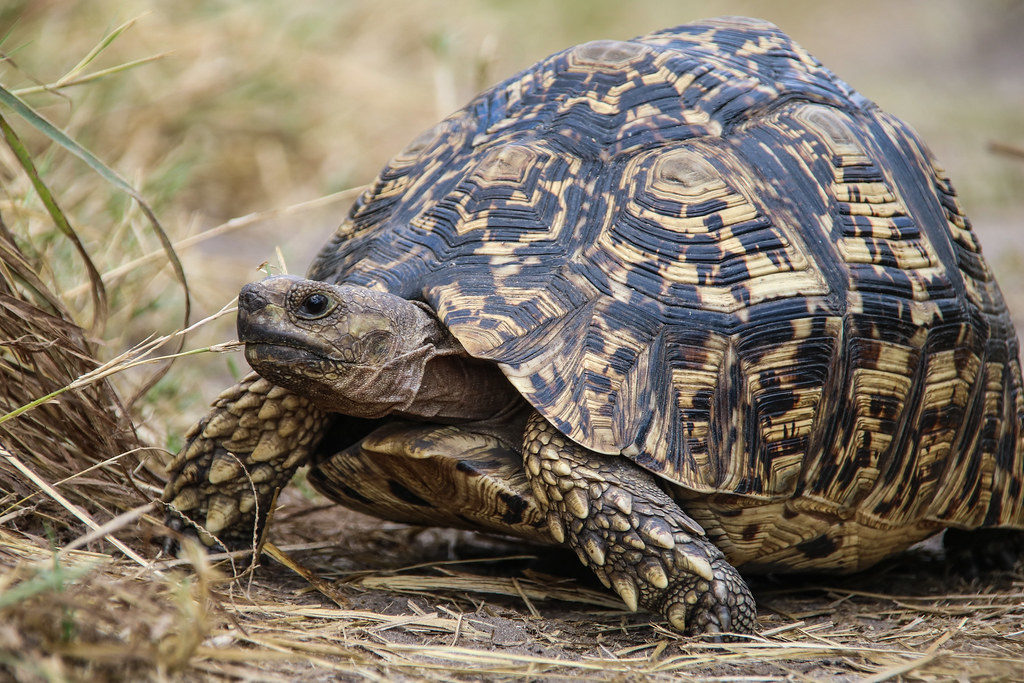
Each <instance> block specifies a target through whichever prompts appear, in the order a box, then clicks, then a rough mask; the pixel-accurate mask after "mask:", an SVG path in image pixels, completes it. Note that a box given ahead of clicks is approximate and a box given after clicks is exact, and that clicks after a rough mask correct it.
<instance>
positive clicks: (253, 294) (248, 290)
mask: <svg viewBox="0 0 1024 683" xmlns="http://www.w3.org/2000/svg"><path fill="white" fill-rule="evenodd" d="M266 305H267V299H266V297H264V296H263V295H262V294H260V292H259V288H258V287H257V286H256V285H255V284H252V283H250V284H248V285H246V286H245V287H242V291H241V292H239V293H238V308H239V310H242V311H246V312H248V313H255V312H256V311H258V310H260V309H261V308H263V307H264V306H266Z"/></svg>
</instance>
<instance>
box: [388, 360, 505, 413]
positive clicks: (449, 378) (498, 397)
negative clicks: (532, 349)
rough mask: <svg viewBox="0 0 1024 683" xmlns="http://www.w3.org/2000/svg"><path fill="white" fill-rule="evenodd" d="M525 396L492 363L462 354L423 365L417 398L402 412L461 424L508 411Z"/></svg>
mask: <svg viewBox="0 0 1024 683" xmlns="http://www.w3.org/2000/svg"><path fill="white" fill-rule="evenodd" d="M522 404H523V397H522V396H521V395H520V394H519V392H518V391H517V390H516V388H515V387H513V386H512V384H511V383H510V382H509V381H508V379H506V378H505V375H504V374H502V372H501V370H500V369H498V366H497V365H496V364H495V363H493V362H491V361H485V360H480V359H478V358H473V357H472V356H469V355H466V354H465V353H464V352H463V353H462V354H452V355H441V356H435V357H434V358H432V359H431V360H430V361H429V362H428V363H427V364H426V366H425V367H424V368H423V379H422V381H421V383H420V389H419V391H418V392H417V393H416V398H414V399H413V401H412V402H411V403H410V404H409V405H408V406H407V407H405V408H403V409H402V411H401V413H400V414H401V415H403V416H407V417H412V418H416V419H429V420H432V421H439V422H447V423H451V424H458V423H462V422H481V421H487V420H491V419H494V418H498V417H501V416H503V415H506V414H508V413H509V412H510V411H514V410H517V409H518V408H519V407H520V406H521V405H522Z"/></svg>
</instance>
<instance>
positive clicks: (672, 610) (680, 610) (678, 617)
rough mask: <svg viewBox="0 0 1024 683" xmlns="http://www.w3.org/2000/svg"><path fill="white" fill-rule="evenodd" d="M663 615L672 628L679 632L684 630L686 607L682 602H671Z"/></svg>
mask: <svg viewBox="0 0 1024 683" xmlns="http://www.w3.org/2000/svg"><path fill="white" fill-rule="evenodd" d="M665 616H667V617H668V621H669V623H670V624H672V627H673V628H674V629H676V630H677V631H679V632H681V633H685V632H686V607H685V606H684V605H683V604H682V603H680V602H676V603H673V604H672V606H671V607H669V608H668V614H666V615H665Z"/></svg>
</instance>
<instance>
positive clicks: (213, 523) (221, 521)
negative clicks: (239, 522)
mask: <svg viewBox="0 0 1024 683" xmlns="http://www.w3.org/2000/svg"><path fill="white" fill-rule="evenodd" d="M240 514H241V513H240V511H239V509H238V501H236V500H235V499H234V498H229V497H228V496H214V497H213V498H211V499H210V507H209V509H208V510H207V511H206V522H205V524H204V526H205V527H206V531H208V532H209V533H210V534H212V535H214V536H216V535H217V534H219V533H220V532H221V531H223V530H224V529H226V528H228V527H229V526H231V524H232V523H234V521H235V520H236V519H238V517H239V516H240Z"/></svg>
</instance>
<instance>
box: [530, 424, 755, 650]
mask: <svg viewBox="0 0 1024 683" xmlns="http://www.w3.org/2000/svg"><path fill="white" fill-rule="evenodd" d="M523 456H524V463H525V465H526V472H527V476H528V477H529V479H530V483H531V485H532V487H533V493H534V496H535V497H536V499H537V501H538V503H539V505H540V507H541V508H542V509H546V512H547V520H548V527H549V530H550V532H551V535H552V536H553V537H554V538H555V540H557V541H559V542H565V543H567V544H568V545H569V546H570V547H571V548H572V549H573V550H575V551H576V554H577V555H578V556H579V558H580V561H581V562H582V563H583V564H584V565H586V566H587V567H589V568H590V569H591V570H593V572H594V573H595V574H596V575H597V577H598V578H599V579H600V580H601V582H602V583H604V585H605V586H607V587H609V588H614V589H615V591H616V592H618V594H619V595H620V596H621V597H622V599H623V601H624V602H625V603H626V605H627V606H628V607H629V608H630V609H632V610H635V609H637V607H643V608H645V609H648V610H650V611H652V612H658V613H661V614H663V615H664V616H665V617H666V618H667V619H668V620H669V623H670V624H671V625H672V626H673V628H675V629H677V630H679V631H682V632H683V633H686V634H698V633H708V634H717V633H725V632H733V633H750V632H752V631H753V630H754V626H755V605H754V598H753V597H752V596H751V594H750V589H749V588H747V585H746V583H744V581H743V579H742V578H741V577H740V575H739V573H738V572H737V571H736V569H734V568H733V567H732V565H730V564H729V563H728V562H727V561H726V559H725V557H724V556H723V555H722V552H721V551H720V550H719V549H718V548H716V547H715V546H714V545H712V544H711V543H710V542H709V541H708V540H707V539H706V538H705V537H704V531H703V529H701V527H700V525H698V524H697V523H696V522H694V521H693V520H692V519H690V518H689V517H688V516H687V515H686V513H684V512H683V511H682V510H681V509H680V508H679V506H678V505H676V503H675V502H674V501H672V500H671V499H670V498H669V497H668V496H667V495H666V494H665V492H664V491H662V490H661V489H660V488H658V486H657V485H656V484H655V482H654V477H653V476H651V475H650V474H648V473H647V472H645V471H643V470H641V469H640V468H639V467H637V466H636V465H634V464H633V463H631V462H629V461H627V460H625V459H624V458H621V457H614V456H606V455H601V454H599V453H595V452H593V451H589V450H587V449H585V448H582V447H581V446H579V445H577V444H575V443H573V442H572V441H570V440H569V439H568V438H566V437H565V436H564V435H563V434H562V433H561V432H559V431H558V430H557V429H555V428H554V427H553V426H551V424H550V423H549V422H547V420H545V419H544V418H543V417H541V416H540V415H539V414H534V415H533V417H531V418H530V421H529V423H528V424H527V427H526V435H525V439H524V449H523Z"/></svg>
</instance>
